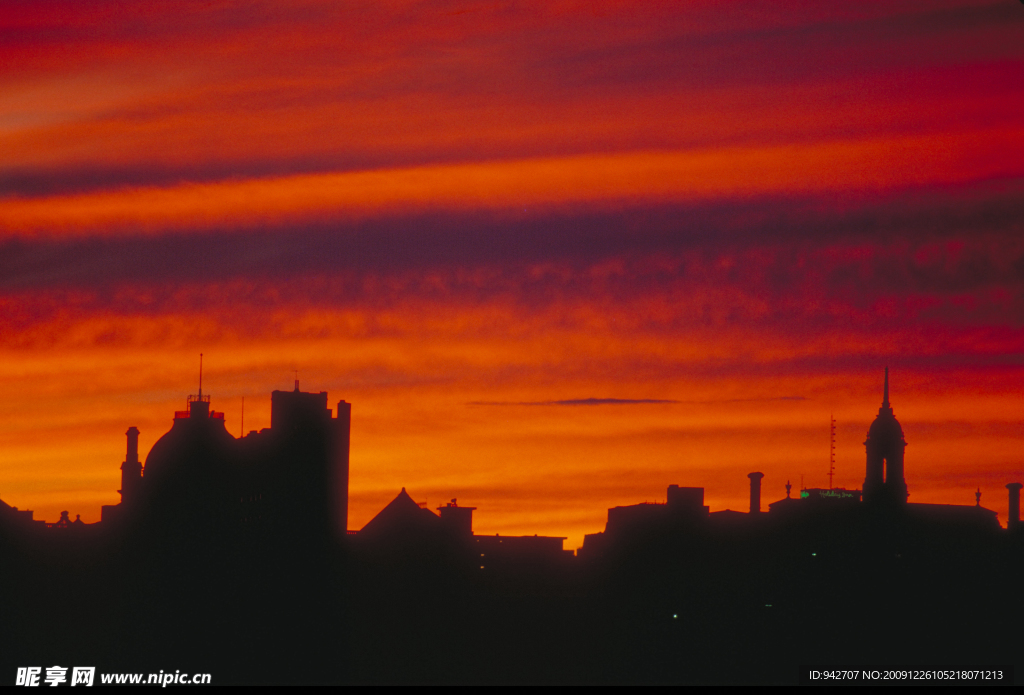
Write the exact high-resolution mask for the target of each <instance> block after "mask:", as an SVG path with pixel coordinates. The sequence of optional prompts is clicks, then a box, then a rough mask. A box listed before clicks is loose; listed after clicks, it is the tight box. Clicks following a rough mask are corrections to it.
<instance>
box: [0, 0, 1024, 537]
mask: <svg viewBox="0 0 1024 695" xmlns="http://www.w3.org/2000/svg"><path fill="white" fill-rule="evenodd" d="M1022 114H1024V5H1022V4H1021V3H1020V2H1019V0H1000V1H997V2H966V1H955V2H953V1H951V2H946V1H944V0H937V1H933V2H929V3H921V2H899V1H895V2H885V3H821V2H796V1H793V2H763V3H762V2H747V3H721V2H685V3H684V2H670V3H658V2H644V3H640V2H600V1H594V0H588V1H587V2H558V1H554V2H537V3H517V2H478V3H465V2H347V3H339V2H326V1H320V0H289V2H244V3H243V2H228V1H218V0H209V1H206V2H191V3H182V2H177V1H175V2H169V1H168V2H158V1H146V0H142V1H140V2H131V3H124V2H106V1H102V0H90V1H82V0H67V1H66V2H56V1H50V0H26V1H23V2H19V1H8V2H5V3H4V4H3V7H2V9H0V498H2V499H3V500H4V501H5V502H7V503H8V504H11V505H14V506H18V507H19V508H22V509H32V510H34V511H35V513H36V518H37V519H39V518H42V519H46V520H47V521H55V520H56V519H57V517H58V516H59V513H60V511H61V510H65V509H66V510H68V511H70V512H71V515H72V518H74V515H75V514H81V516H82V519H83V520H84V521H87V522H92V521H97V520H98V519H99V515H100V505H103V504H113V503H116V502H117V501H118V499H119V496H118V494H117V489H118V487H119V486H120V471H119V466H120V464H121V462H122V461H123V460H124V443H125V438H124V432H125V430H126V429H127V428H128V427H129V426H132V425H134V426H136V427H138V428H139V429H140V430H141V436H140V447H141V450H142V453H143V454H145V453H146V452H148V450H149V448H150V447H151V446H152V444H153V442H155V441H156V440H157V438H159V437H160V436H161V435H162V434H163V433H164V432H166V431H167V430H168V429H169V428H170V425H171V420H172V418H173V414H174V411H175V410H181V409H183V408H184V404H185V398H186V396H187V395H188V394H189V393H194V392H195V391H196V388H197V380H198V361H199V353H200V352H202V353H204V355H205V357H204V376H203V388H204V392H209V393H210V394H211V395H212V399H213V407H214V408H215V409H216V410H222V411H224V412H225V413H226V421H227V426H228V429H229V431H231V432H232V433H233V434H235V435H236V436H237V435H238V434H239V433H240V431H241V428H242V422H241V416H242V408H241V406H242V399H243V398H244V399H245V422H244V428H245V431H248V430H251V429H259V428H262V427H267V426H269V424H270V423H269V417H270V392H271V391H272V390H274V389H290V388H291V387H292V383H293V380H294V379H295V374H296V371H297V372H298V378H299V379H300V382H301V385H302V388H303V390H306V391H328V392H329V399H330V401H331V402H332V403H335V402H337V401H338V400H340V399H345V400H347V401H349V402H350V403H352V404H353V410H352V451H351V461H352V464H351V512H350V519H349V527H350V528H356V529H358V528H360V527H361V526H362V525H363V524H365V523H366V522H367V521H368V520H369V519H370V518H371V517H372V516H373V515H374V514H375V513H376V512H377V511H379V510H380V509H381V508H382V507H383V506H384V505H385V504H386V503H387V502H388V501H390V500H391V499H392V498H393V497H394V496H395V495H396V494H397V493H398V491H399V490H400V489H401V488H402V487H405V488H407V489H408V491H409V492H410V494H411V495H412V496H413V497H414V498H415V499H416V500H418V501H424V502H427V503H428V504H429V505H430V506H431V507H436V506H438V505H439V504H441V503H443V502H445V501H447V500H449V499H451V498H453V497H456V498H458V500H459V503H460V504H467V505H471V506H475V507H477V508H478V511H477V512H476V515H475V529H476V530H477V532H480V533H502V534H510V535H511V534H527V533H528V534H531V535H532V534H534V533H538V534H541V535H557V536H567V537H568V541H567V544H566V547H567V548H575V547H578V546H579V545H580V544H581V543H582V539H583V534H585V533H592V532H595V531H599V530H601V529H602V528H603V526H604V522H605V519H606V515H607V509H608V508H609V507H611V506H616V505H622V504H633V503H637V502H643V501H655V500H658V501H660V500H664V497H665V489H666V487H667V486H668V485H669V484H671V483H675V484H679V485H683V486H703V487H704V488H705V490H706V493H705V495H706V497H705V502H706V503H707V504H710V505H711V508H712V510H713V511H714V510H720V509H725V508H732V509H740V510H745V509H746V504H747V502H746V499H747V483H748V481H747V478H746V474H747V473H748V472H751V471H761V472H763V473H764V474H765V479H764V481H763V490H764V493H763V501H764V503H767V502H770V501H774V500H776V499H779V498H781V497H784V496H785V489H784V485H785V483H786V481H787V479H788V480H791V481H792V483H793V485H794V486H795V487H799V485H800V484H801V481H803V484H804V485H806V486H807V487H818V486H821V487H827V486H828V467H829V418H830V416H834V417H835V419H836V421H837V442H836V445H837V448H836V478H835V484H836V485H837V486H845V487H850V488H854V487H855V488H859V487H860V486H861V484H862V482H863V478H864V458H865V456H864V447H863V442H864V438H865V435H866V432H867V427H868V425H869V424H870V422H871V420H872V419H873V418H874V416H875V414H876V413H877V411H878V407H879V405H880V402H881V395H882V393H881V391H882V373H883V369H884V367H885V366H889V367H890V370H891V398H892V404H893V408H894V410H895V413H896V416H897V418H898V419H899V420H900V422H901V423H902V425H903V429H904V432H905V434H906V439H907V441H908V443H909V446H908V447H907V453H906V478H907V484H908V487H909V489H910V501H911V502H946V503H956V504H974V501H975V498H974V492H975V490H976V489H977V488H979V487H980V489H981V491H982V499H981V502H982V505H983V506H987V507H989V508H990V509H995V510H997V511H998V512H999V517H1000V521H1001V523H1004V524H1005V521H1006V510H1007V494H1006V489H1005V488H1004V485H1005V484H1006V483H1008V482H1011V481H1022V482H1024V398H1022V394H1024V119H1022Z"/></svg>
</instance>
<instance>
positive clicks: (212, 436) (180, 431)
mask: <svg viewBox="0 0 1024 695" xmlns="http://www.w3.org/2000/svg"><path fill="white" fill-rule="evenodd" d="M233 441H235V438H234V437H232V436H231V435H230V434H229V433H228V431H227V429H226V428H225V427H224V420H222V419H217V418H212V417H176V418H175V419H174V424H173V425H172V426H171V429H170V431H169V432H167V433H166V434H165V435H164V436H162V437H160V439H158V440H157V441H156V443H155V444H153V448H152V449H150V450H149V455H148V456H146V466H145V468H144V469H143V470H144V473H143V477H144V479H145V480H146V481H147V485H150V484H153V483H158V482H161V481H163V480H164V479H167V478H169V477H177V476H178V475H179V474H184V473H186V470H187V469H190V468H194V467H195V465H194V463H195V462H196V461H197V460H199V459H209V458H211V456H212V457H214V458H223V455H224V454H225V453H226V449H227V447H228V446H229V445H230V443H231V442H233Z"/></svg>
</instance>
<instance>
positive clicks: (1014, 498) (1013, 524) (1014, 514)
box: [1006, 483, 1024, 531]
mask: <svg viewBox="0 0 1024 695" xmlns="http://www.w3.org/2000/svg"><path fill="white" fill-rule="evenodd" d="M1022 487H1024V485H1021V484H1020V483H1009V484H1008V485H1007V486H1006V489H1007V490H1009V491H1010V513H1009V515H1008V516H1007V519H1006V530H1007V531H1013V530H1014V529H1016V528H1017V527H1018V526H1020V489H1021V488H1022Z"/></svg>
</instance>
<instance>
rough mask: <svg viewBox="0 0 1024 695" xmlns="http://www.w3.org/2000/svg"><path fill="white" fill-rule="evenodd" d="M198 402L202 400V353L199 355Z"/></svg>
mask: <svg viewBox="0 0 1024 695" xmlns="http://www.w3.org/2000/svg"><path fill="white" fill-rule="evenodd" d="M199 400H203V353H201V352H200V353H199Z"/></svg>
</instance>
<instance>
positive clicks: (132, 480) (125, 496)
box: [118, 427, 142, 504]
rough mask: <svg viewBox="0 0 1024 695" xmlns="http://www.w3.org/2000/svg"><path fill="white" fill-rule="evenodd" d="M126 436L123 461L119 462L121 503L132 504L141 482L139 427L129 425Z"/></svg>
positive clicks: (136, 496)
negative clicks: (126, 442)
mask: <svg viewBox="0 0 1024 695" xmlns="http://www.w3.org/2000/svg"><path fill="white" fill-rule="evenodd" d="M125 435H127V437H128V447H127V451H126V452H125V456H124V463H122V464H121V489H120V490H118V492H119V493H121V503H122V504H133V503H134V502H135V500H136V499H138V495H139V486H140V485H141V484H142V463H141V462H140V461H139V428H138V427H129V428H128V431H127V432H125Z"/></svg>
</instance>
